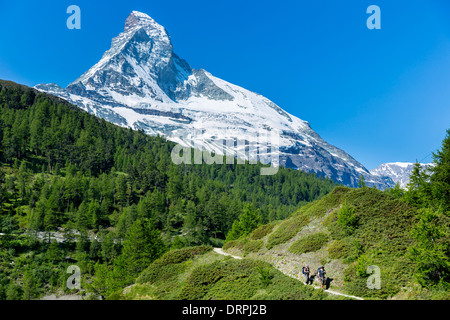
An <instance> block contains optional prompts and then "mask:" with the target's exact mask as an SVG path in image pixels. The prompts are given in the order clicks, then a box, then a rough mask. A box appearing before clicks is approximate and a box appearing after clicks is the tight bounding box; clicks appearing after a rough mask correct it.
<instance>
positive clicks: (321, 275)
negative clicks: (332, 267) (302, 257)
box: [302, 265, 327, 289]
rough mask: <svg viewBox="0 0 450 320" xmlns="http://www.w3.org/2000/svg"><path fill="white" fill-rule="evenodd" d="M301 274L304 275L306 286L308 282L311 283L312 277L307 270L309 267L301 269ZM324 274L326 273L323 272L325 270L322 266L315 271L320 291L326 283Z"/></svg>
mask: <svg viewBox="0 0 450 320" xmlns="http://www.w3.org/2000/svg"><path fill="white" fill-rule="evenodd" d="M302 273H303V274H304V275H305V278H306V282H305V284H306V285H308V284H309V283H310V282H311V283H312V282H313V280H314V276H311V270H310V269H309V265H306V266H305V267H303V268H302ZM326 274H327V272H326V271H325V268H324V267H323V266H322V267H320V268H319V269H317V277H318V279H319V282H320V283H321V284H322V289H323V286H324V285H325V286H326V283H327V278H326Z"/></svg>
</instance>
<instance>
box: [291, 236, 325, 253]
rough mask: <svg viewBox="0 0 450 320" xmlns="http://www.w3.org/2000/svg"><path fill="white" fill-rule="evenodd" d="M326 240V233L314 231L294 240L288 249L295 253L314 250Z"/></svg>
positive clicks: (320, 246)
mask: <svg viewBox="0 0 450 320" xmlns="http://www.w3.org/2000/svg"><path fill="white" fill-rule="evenodd" d="M327 242H328V235H327V234H326V233H324V232H319V233H314V234H310V235H307V236H305V237H302V238H301V239H299V240H297V241H295V242H294V243H293V244H292V245H291V246H290V248H289V251H290V252H292V253H295V254H302V253H307V252H314V251H317V250H319V249H320V248H322V247H323V246H324V245H325V244H326V243H327Z"/></svg>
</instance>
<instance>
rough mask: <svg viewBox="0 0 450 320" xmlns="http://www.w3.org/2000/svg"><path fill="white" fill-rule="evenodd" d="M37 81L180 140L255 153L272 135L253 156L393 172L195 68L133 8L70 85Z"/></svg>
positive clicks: (124, 121) (317, 168) (309, 166)
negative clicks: (263, 140)
mask: <svg viewBox="0 0 450 320" xmlns="http://www.w3.org/2000/svg"><path fill="white" fill-rule="evenodd" d="M35 88H36V89H38V90H40V91H44V92H47V93H50V94H53V95H56V96H59V97H61V98H63V99H66V100H67V101H69V102H71V103H73V104H75V105H77V106H79V107H80V108H82V109H84V110H85V111H87V112H90V113H93V114H95V115H96V116H98V117H101V118H104V119H106V120H107V121H110V122H112V123H115V124H117V125H120V126H123V127H129V128H132V129H135V130H144V131H145V132H146V133H147V134H150V135H156V134H160V135H162V136H164V137H165V138H167V139H168V140H171V141H174V142H177V143H179V144H181V145H182V146H184V147H188V146H191V147H196V148H203V149H204V150H208V151H211V152H215V153H218V154H224V153H227V154H230V153H231V152H233V154H234V156H236V157H238V158H247V159H252V155H253V153H251V152H250V149H251V148H252V147H251V146H252V145H253V146H254V145H255V144H257V143H258V141H259V139H260V137H263V136H266V137H269V136H270V137H272V139H271V140H270V141H271V144H270V147H269V148H267V149H266V152H264V151H262V152H260V153H259V156H258V157H257V159H258V160H260V161H262V162H264V163H269V162H270V163H275V162H277V163H278V164H279V165H282V166H285V167H290V168H295V169H300V170H304V171H307V172H315V173H316V174H317V175H319V176H322V177H329V178H331V179H333V180H334V181H337V182H340V183H342V184H344V185H346V186H357V184H358V180H359V177H360V176H361V175H362V176H363V177H364V178H365V181H366V184H367V185H369V186H376V187H378V188H381V189H384V188H386V187H389V186H393V182H392V180H391V179H390V178H386V177H380V176H378V175H373V174H371V173H370V172H369V171H368V170H367V169H366V168H365V167H364V166H363V165H362V164H360V163H359V162H358V161H356V160H355V159H354V158H353V157H351V156H350V155H349V154H347V153H346V152H344V151H343V150H341V149H339V148H337V147H335V146H333V145H331V144H329V143H327V142H326V141H324V140H323V139H322V138H321V137H320V136H319V135H318V134H317V133H316V132H314V131H313V130H312V128H311V127H310V125H309V123H308V122H306V121H304V120H301V119H299V118H297V117H295V116H293V115H290V114H289V113H287V112H285V111H284V110H283V109H281V108H280V107H279V106H277V105H276V104H275V103H273V102H272V101H270V100H269V99H267V98H265V97H263V96H261V95H259V94H257V93H254V92H251V91H248V90H246V89H244V88H241V87H239V86H236V85H233V84H231V83H229V82H226V81H224V80H221V79H219V78H217V77H215V76H213V75H212V74H210V73H209V72H207V71H205V70H203V69H200V70H196V69H192V68H191V67H190V66H189V64H188V63H187V62H186V61H185V60H183V59H181V58H180V57H178V56H177V55H176V54H175V53H174V50H173V46H172V42H171V40H170V36H169V34H168V32H167V31H166V29H165V28H164V27H163V26H161V25H159V24H158V23H157V22H156V21H155V20H153V19H152V18H151V17H149V16H148V15H146V14H144V13H140V12H137V11H133V12H132V13H131V14H130V15H129V16H128V18H127V20H126V22H125V29H124V32H122V33H121V34H119V35H118V36H117V37H115V38H114V39H113V40H112V43H111V48H110V49H109V50H108V51H106V52H105V53H104V55H103V57H102V58H101V60H100V61H99V62H98V63H97V64H96V65H94V66H93V67H92V68H90V69H89V70H88V71H87V72H85V73H84V74H83V75H82V76H81V77H79V78H78V79H77V80H75V81H74V82H73V83H71V84H70V85H69V86H67V88H65V89H64V88H61V87H60V86H58V85H57V84H40V85H37V86H35ZM274 136H276V139H273V137H274ZM239 139H240V140H242V141H244V143H238V142H237V140H239ZM224 141H228V143H224ZM230 141H231V142H230ZM274 159H279V161H276V160H274Z"/></svg>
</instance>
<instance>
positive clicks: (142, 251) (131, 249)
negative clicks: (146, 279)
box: [122, 219, 165, 276]
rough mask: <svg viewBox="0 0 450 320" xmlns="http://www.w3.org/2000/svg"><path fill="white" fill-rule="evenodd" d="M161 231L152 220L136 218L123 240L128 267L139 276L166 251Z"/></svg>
mask: <svg viewBox="0 0 450 320" xmlns="http://www.w3.org/2000/svg"><path fill="white" fill-rule="evenodd" d="M164 249H165V248H164V243H163V241H162V239H161V235H160V232H159V231H158V230H157V229H155V228H154V226H153V224H152V223H151V222H148V221H147V222H142V221H141V220H140V219H138V220H136V221H135V222H134V223H133V225H132V226H131V227H130V229H129V230H128V232H127V235H126V237H125V240H124V241H123V249H122V255H123V258H124V261H125V264H126V269H127V271H128V272H129V274H131V275H132V276H137V275H138V274H139V273H140V272H142V271H143V270H144V269H145V268H147V267H148V265H149V264H150V263H151V262H152V261H154V260H155V259H157V258H158V257H159V256H160V255H161V254H162V253H163V252H164Z"/></svg>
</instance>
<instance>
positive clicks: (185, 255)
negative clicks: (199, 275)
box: [155, 246, 212, 265]
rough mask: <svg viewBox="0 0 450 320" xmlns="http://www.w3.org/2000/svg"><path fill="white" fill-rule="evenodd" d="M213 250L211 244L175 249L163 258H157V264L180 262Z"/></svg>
mask: <svg viewBox="0 0 450 320" xmlns="http://www.w3.org/2000/svg"><path fill="white" fill-rule="evenodd" d="M211 250H212V247H211V246H198V247H189V248H182V249H175V250H171V251H169V252H166V253H165V254H164V255H163V256H162V257H161V258H159V259H157V260H155V264H159V265H168V264H174V263H180V262H183V261H186V260H188V259H191V258H193V257H194V256H197V255H202V254H205V253H207V252H209V251H211Z"/></svg>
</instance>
